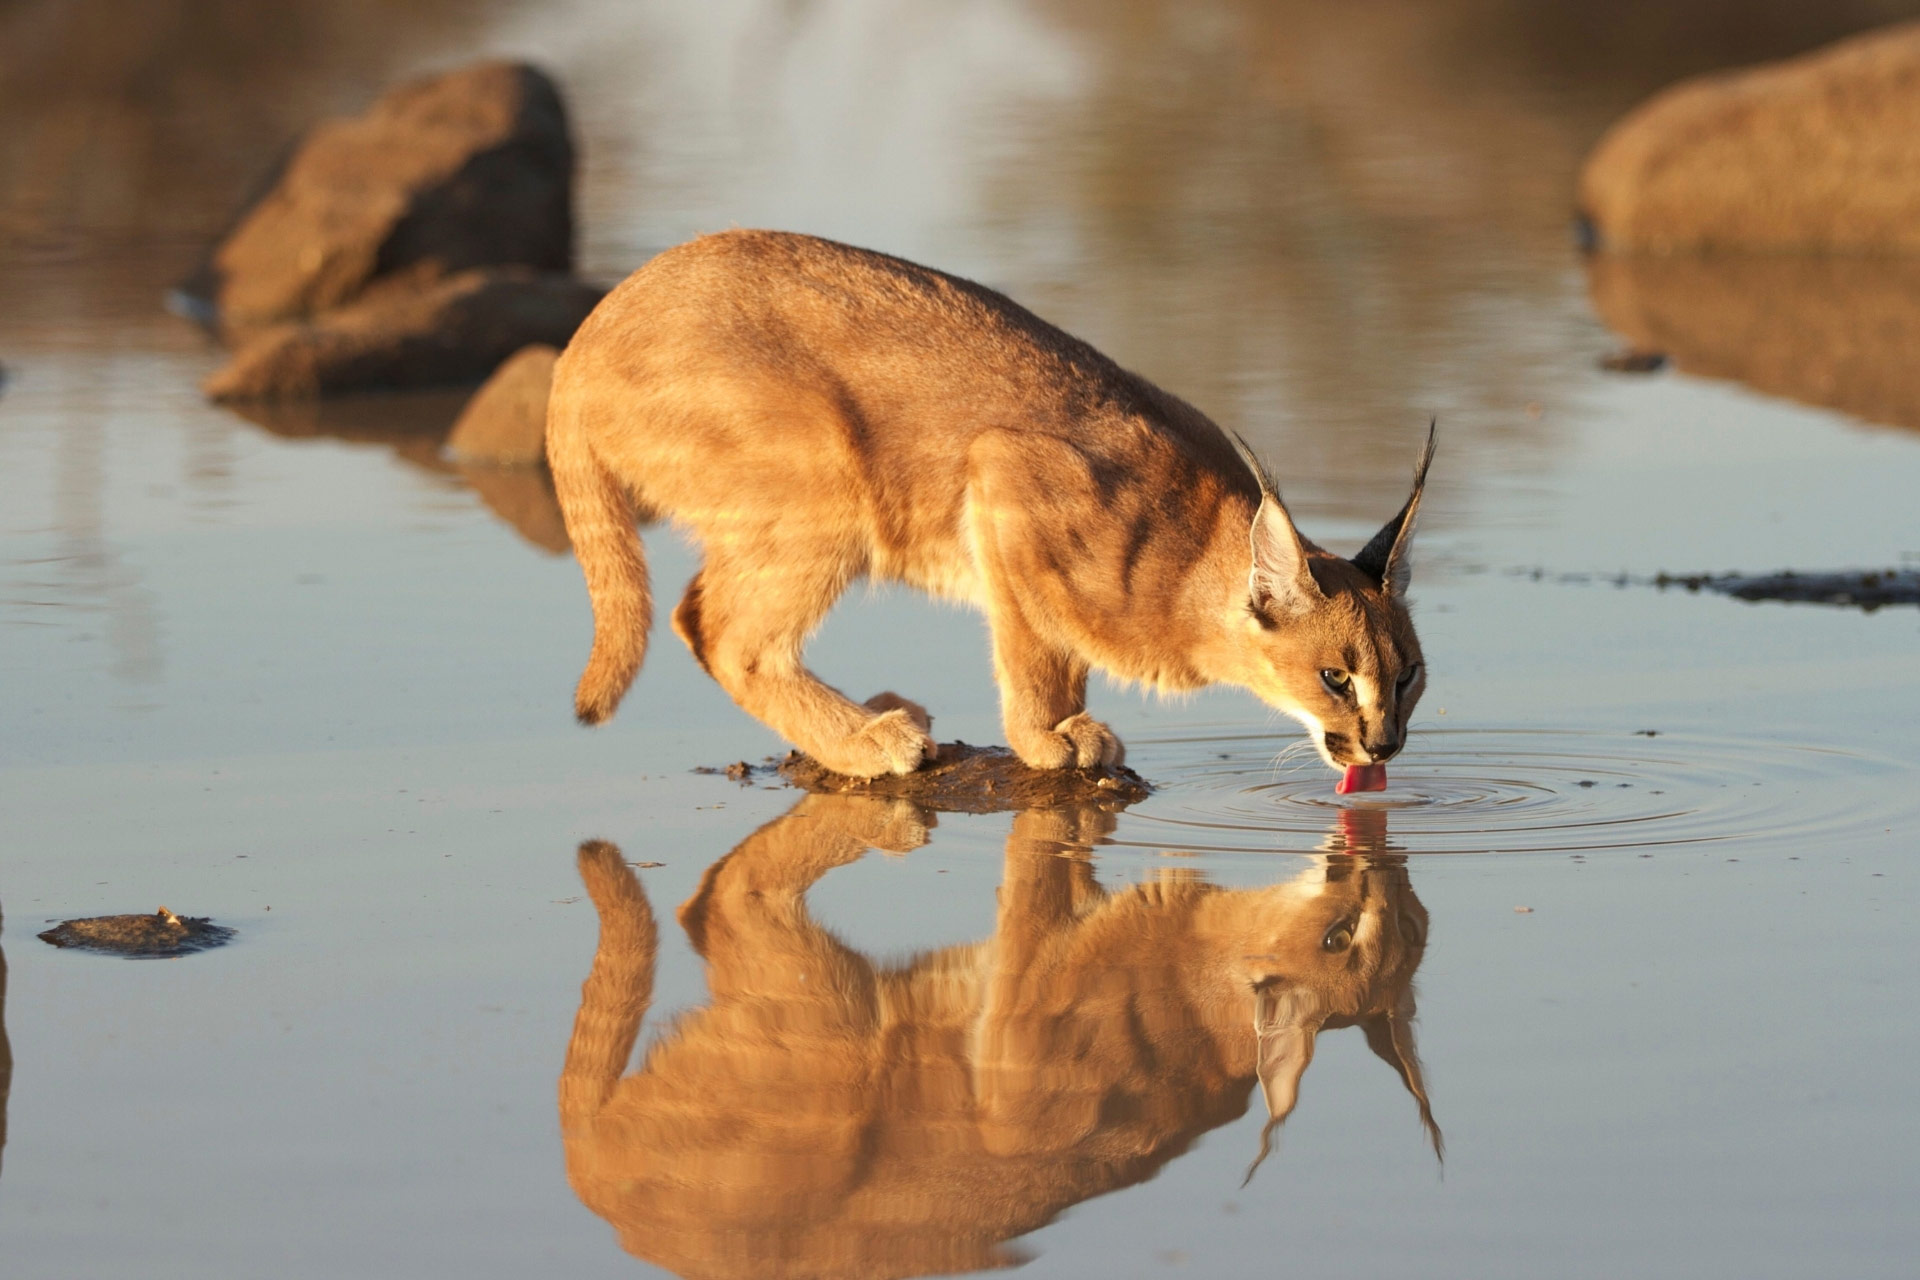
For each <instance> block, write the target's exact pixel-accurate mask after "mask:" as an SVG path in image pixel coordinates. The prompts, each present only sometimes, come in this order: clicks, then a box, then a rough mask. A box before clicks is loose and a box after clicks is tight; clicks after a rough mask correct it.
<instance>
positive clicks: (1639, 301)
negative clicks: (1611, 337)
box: [1587, 255, 1920, 428]
mask: <svg viewBox="0 0 1920 1280" xmlns="http://www.w3.org/2000/svg"><path fill="white" fill-rule="evenodd" d="M1587 272H1588V275H1587V284H1588V289H1589V291H1590V292H1591V294H1592V297H1593V305H1594V308H1595V310H1597V311H1599V313H1600V316H1601V318H1602V319H1603V320H1605V321H1606V322H1607V324H1608V325H1609V326H1611V327H1612V328H1613V329H1614V331H1615V332H1617V333H1619V334H1620V335H1621V336H1622V337H1624V338H1625V339H1626V340H1627V341H1628V342H1629V343H1631V344H1632V345H1633V346H1634V347H1636V348H1639V349H1642V350H1648V351H1663V352H1665V353H1667V355H1669V356H1670V357H1671V358H1672V360H1673V363H1674V365H1675V366H1676V367H1677V368H1679V369H1680V370H1681V371H1682V372H1685V373H1691V374H1695V375H1697V376H1700V377H1707V378H1730V379H1733V380H1735V381H1738V382H1744V383H1745V384H1747V385H1748V386H1750V387H1752V388H1754V389H1755V390H1756V391H1761V392H1764V393H1766V394H1768V395H1773V396H1783V397H1785V398H1787V399H1789V400H1798V401H1800V402H1802V403H1804V404H1812V405H1819V406H1822V407H1825V408H1831V409H1838V410H1840V411H1841V412H1842V413H1849V414H1852V415H1854V416H1855V417H1859V418H1865V419H1867V420H1868V421H1871V422H1881V423H1886V424H1888V425H1891V426H1900V427H1911V428H1920V358H1916V356H1915V353H1916V352H1920V258H1893V259H1884V258H1882V259H1875V258H1860V257H1837V256H1819V257H1725V256H1707V257H1698V258H1694V257H1677V258H1656V257H1645V256H1634V255H1622V256H1600V257H1596V258H1594V259H1592V260H1591V261H1590V262H1589V263H1588V267H1587Z"/></svg>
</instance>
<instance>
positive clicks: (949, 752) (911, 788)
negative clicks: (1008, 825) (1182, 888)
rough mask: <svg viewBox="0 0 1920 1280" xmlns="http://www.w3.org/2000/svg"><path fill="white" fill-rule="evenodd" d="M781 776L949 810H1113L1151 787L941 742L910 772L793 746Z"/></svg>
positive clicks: (1115, 775)
mask: <svg viewBox="0 0 1920 1280" xmlns="http://www.w3.org/2000/svg"><path fill="white" fill-rule="evenodd" d="M780 772H781V774H782V775H784V776H785V777H786V779H787V781H789V782H791V783H792V784H793V785H794V786H796V787H800V788H801V789H803V790H806V791H819V792H827V793H832V794H844V793H853V794H860V795H876V796H899V797H901V798H902V799H906V800H912V801H913V802H914V803H916V804H920V805H924V806H925V807H927V808H929V809H938V810H944V811H946V812H949V813H998V812H1001V811H1003V810H1008V809H1050V808H1058V807H1062V806H1069V805H1071V806H1081V805H1093V806H1095V807H1097V808H1101V809H1105V810H1109V811H1115V810H1119V809H1124V808H1126V807H1127V806H1128V805H1130V804H1133V803H1134V802H1135V801H1138V800H1144V799H1145V798H1146V797H1147V795H1148V793H1149V791H1150V790H1151V788H1149V787H1148V786H1147V783H1146V781H1145V779H1143V778H1141V776H1140V775H1139V774H1137V773H1135V772H1134V771H1133V770H1131V769H1129V768H1127V767H1126V766H1124V765H1122V766H1120V767H1118V768H1113V769H1104V768H1090V769H1034V768H1030V767H1028V766H1027V765H1024V764H1022V763H1020V758H1019V757H1018V756H1016V755H1014V754H1013V752H1011V751H1009V750H1007V749H1006V748H1005V747H975V746H969V745H968V744H966V743H964V742H943V743H941V744H940V751H939V754H938V755H937V756H935V757H934V759H933V762H932V763H930V764H928V765H925V766H923V767H922V768H920V769H916V770H915V771H914V772H912V773H903V774H888V775H886V776H884V777H879V778H853V777H848V776H847V775H846V774H844V773H835V772H833V771H832V770H830V769H828V768H826V767H825V766H824V765H822V764H820V762H819V761H817V760H814V759H813V758H811V757H809V756H803V755H801V754H800V753H799V752H797V751H795V752H792V753H790V754H789V755H788V756H787V757H786V759H784V760H782V761H781V762H780Z"/></svg>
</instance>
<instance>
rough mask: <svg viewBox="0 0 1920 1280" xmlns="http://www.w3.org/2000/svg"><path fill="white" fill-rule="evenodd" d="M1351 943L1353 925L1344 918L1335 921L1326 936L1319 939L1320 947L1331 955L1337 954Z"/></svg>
mask: <svg viewBox="0 0 1920 1280" xmlns="http://www.w3.org/2000/svg"><path fill="white" fill-rule="evenodd" d="M1352 945H1353V925H1352V924H1351V923H1350V922H1349V921H1346V920H1340V921H1336V922H1335V924H1334V926H1333V927H1332V928H1331V929H1328V930H1327V936H1326V937H1324V938H1322V939H1320V949H1321V950H1322V951H1325V952H1327V953H1329V954H1331V955H1338V954H1339V953H1340V952H1342V951H1345V950H1346V949H1347V948H1348V947H1350V946H1352Z"/></svg>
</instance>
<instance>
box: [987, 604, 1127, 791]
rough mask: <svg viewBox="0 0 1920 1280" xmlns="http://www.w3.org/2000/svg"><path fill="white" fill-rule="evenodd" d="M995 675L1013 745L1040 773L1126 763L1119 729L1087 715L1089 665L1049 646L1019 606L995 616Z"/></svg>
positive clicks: (998, 611) (1003, 720)
mask: <svg viewBox="0 0 1920 1280" xmlns="http://www.w3.org/2000/svg"><path fill="white" fill-rule="evenodd" d="M992 621H993V673H994V678H995V679H996V680H998V681H999V684H1000V720H1001V723H1002V724H1003V725H1004V726H1005V728H1006V731H1007V745H1008V746H1010V747H1012V748H1013V753H1014V754H1015V755H1017V756H1019V757H1020V759H1021V760H1022V761H1024V762H1025V763H1027V764H1029V765H1032V766H1033V767H1034V768H1036V769H1070V768H1081V769H1086V768H1091V767H1093V766H1095V765H1117V764H1120V763H1122V762H1124V761H1125V759H1126V754H1127V753H1126V748H1125V747H1123V746H1122V745H1121V744H1120V739H1119V738H1117V737H1115V736H1114V734H1113V730H1111V729H1109V728H1107V726H1105V725H1104V724H1101V723H1100V722H1099V721H1098V720H1095V719H1094V718H1093V717H1092V716H1090V715H1088V714H1087V710H1086V707H1087V664H1086V663H1084V662H1082V661H1080V660H1079V659H1078V658H1075V657H1074V656H1073V655H1071V654H1068V653H1064V652H1062V651H1061V650H1059V649H1057V648H1055V647H1053V646H1052V645H1050V644H1048V643H1047V642H1046V641H1045V640H1043V639H1041V638H1040V636H1039V635H1037V634H1036V633H1035V632H1034V630H1033V629H1032V628H1031V627H1029V626H1028V625H1027V623H1026V620H1025V619H1024V618H1022V617H1021V616H1020V614H1019V611H1018V609H1017V608H1015V607H1007V608H1000V607H996V608H995V609H994V611H993V619H992Z"/></svg>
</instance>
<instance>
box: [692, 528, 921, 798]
mask: <svg viewBox="0 0 1920 1280" xmlns="http://www.w3.org/2000/svg"><path fill="white" fill-rule="evenodd" d="M762 545H767V546H778V545H779V542H778V537H777V535H775V534H770V535H769V537H768V539H767V540H766V542H765V543H764V544H762ZM851 577H852V574H851V573H850V572H849V571H848V570H847V569H846V567H845V561H844V560H843V559H841V558H832V557H819V558H816V559H812V560H804V561H803V560H793V559H786V558H774V557H769V558H768V559H766V560H762V559H760V558H759V557H757V556H753V555H750V554H744V553H742V552H740V551H736V550H732V549H728V550H724V551H718V552H710V553H709V554H708V556H707V563H706V565H705V566H704V567H703V568H702V569H701V570H700V573H699V574H698V576H696V577H695V578H694V580H693V583H692V584H691V585H690V586H689V587H688V589H687V595H686V598H685V599H683V600H682V601H681V602H680V605H679V607H678V608H677V609H675V610H674V614H673V625H674V630H676V631H677V632H679V633H680V636H681V638H682V639H684V640H686V642H687V646H688V647H689V648H691V649H692V650H693V653H694V656H695V657H696V658H698V659H699V661H700V665H701V666H703V667H705V668H706V669H707V672H708V673H709V674H710V675H712V676H713V678H714V679H715V680H718V681H719V682H720V685H721V687H722V688H724V689H725V690H726V691H727V692H728V693H730V694H732V695H733V700H734V701H735V702H737V703H739V704H740V706H741V708H742V709H744V710H745V711H746V712H747V713H748V714H749V715H752V716H755V717H757V718H758V719H759V720H761V721H762V722H764V723H765V724H767V725H768V726H770V727H771V728H772V729H773V730H774V731H775V732H777V733H779V734H780V735H781V736H782V737H784V738H786V740H787V741H789V742H791V743H793V745H795V746H796V747H799V748H800V749H801V750H802V751H804V752H806V753H807V754H808V755H810V756H812V757H813V758H814V759H816V760H818V761H819V762H820V763H821V764H823V765H825V766H827V768H829V769H832V770H834V771H835V772H837V773H846V774H852V775H853V776H855V777H859V778H873V777H878V776H879V775H881V774H885V773H912V772H913V771H914V770H915V769H918V768H919V767H920V766H921V764H922V763H923V762H925V761H926V760H928V759H930V758H931V757H932V755H933V751H934V747H933V738H932V737H931V736H930V735H929V733H928V729H929V720H928V717H927V713H926V711H925V710H924V709H922V708H921V707H920V706H918V705H917V704H915V703H912V702H908V701H907V700H906V699H905V698H901V697H899V696H897V695H895V694H879V695H877V696H876V697H874V698H873V699H872V700H871V701H870V702H869V703H868V704H867V705H865V706H862V705H860V704H859V703H856V702H854V701H852V700H851V699H850V698H848V697H847V696H846V695H845V694H843V693H841V692H840V691H839V690H838V689H834V688H832V687H830V686H828V685H826V684H825V683H823V682H822V681H821V680H820V678H819V677H818V676H815V675H814V674H813V672H811V671H809V670H807V668H806V666H805V664H804V663H802V661H801V649H802V647H803V645H804V644H805V642H806V638H807V635H808V633H810V632H811V631H812V630H813V629H814V627H815V626H817V625H818V624H819V622H820V620H821V619H822V618H823V617H825V616H826V613H827V610H828V609H830V608H832V607H833V602H834V601H835V600H836V599H838V598H839V596H840V593H841V592H842V591H844V590H845V589H846V587H847V583H848V581H849V580H850V579H851Z"/></svg>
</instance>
